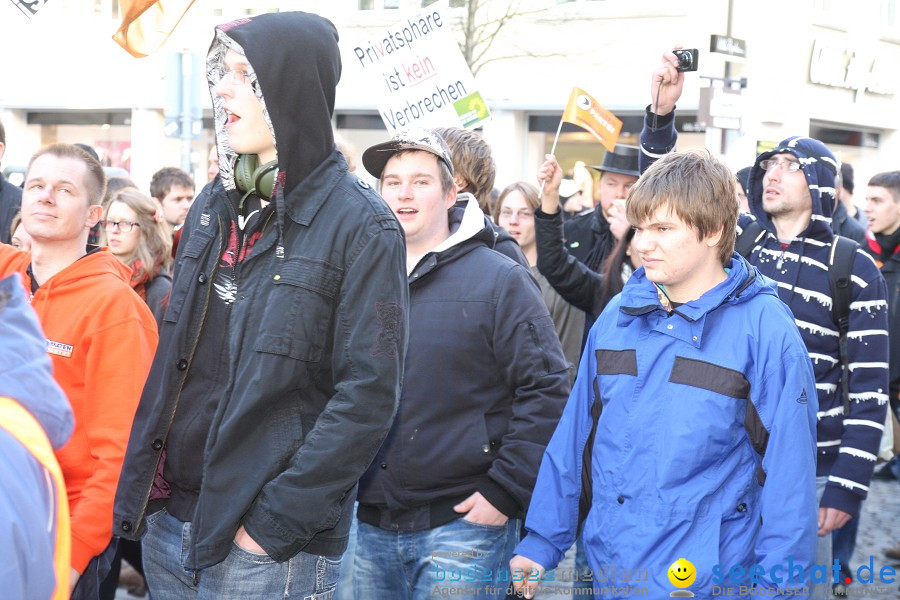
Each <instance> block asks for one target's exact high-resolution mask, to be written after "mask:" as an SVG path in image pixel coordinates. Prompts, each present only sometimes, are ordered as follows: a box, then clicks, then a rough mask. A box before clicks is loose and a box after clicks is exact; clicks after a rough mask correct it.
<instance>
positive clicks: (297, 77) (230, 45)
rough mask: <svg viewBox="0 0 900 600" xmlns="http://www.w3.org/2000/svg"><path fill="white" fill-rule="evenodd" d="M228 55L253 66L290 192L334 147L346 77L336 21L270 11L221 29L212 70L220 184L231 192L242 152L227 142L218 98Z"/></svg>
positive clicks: (252, 79) (286, 189)
mask: <svg viewBox="0 0 900 600" xmlns="http://www.w3.org/2000/svg"><path fill="white" fill-rule="evenodd" d="M229 49H232V50H235V51H237V52H240V53H241V54H243V55H245V56H246V57H247V61H248V62H249V63H250V66H251V70H250V73H249V75H250V83H251V85H252V86H253V89H254V91H255V93H256V97H257V98H259V100H260V102H261V103H262V105H263V112H264V115H265V118H266V121H267V123H268V124H269V129H270V131H271V132H272V137H273V138H274V139H275V147H276V150H277V153H278V170H279V174H278V180H279V181H280V183H281V185H282V187H283V191H284V193H285V194H288V193H289V192H290V191H291V190H292V189H294V187H296V186H297V185H298V184H299V183H300V182H301V181H303V179H304V178H306V176H307V175H309V174H310V173H311V172H312V171H313V170H314V169H315V168H316V167H317V166H318V165H319V164H320V163H321V162H322V161H324V160H325V159H326V158H327V157H328V156H329V155H330V154H331V152H332V150H333V148H334V134H333V132H332V128H331V117H332V114H333V112H334V98H335V90H336V89H337V84H338V81H339V80H340V78H341V56H340V51H339V49H338V33H337V30H336V29H335V27H334V25H333V24H332V23H331V21H329V20H327V19H324V18H322V17H320V16H318V15H314V14H310V13H303V12H281V13H265V14H261V15H257V16H255V17H252V18H245V19H237V20H236V21H232V22H230V23H226V24H224V25H219V26H218V27H217V28H216V34H215V38H214V39H213V42H212V44H211V46H210V48H209V53H208V54H207V59H206V68H207V76H208V80H209V86H210V95H211V96H212V103H213V113H214V116H215V126H216V146H217V149H218V154H219V169H220V173H221V175H222V177H221V179H222V183H223V185H224V186H225V189H227V190H233V189H235V183H234V164H235V162H236V161H237V154H236V153H235V152H234V151H233V150H232V149H231V146H230V144H229V143H228V132H227V130H226V128H225V124H226V121H227V116H226V114H225V107H224V100H223V99H222V98H221V97H220V96H217V95H216V93H215V82H218V81H219V80H220V79H221V78H222V72H223V71H224V69H225V62H224V61H225V54H226V52H227V51H228V50H229ZM276 185H277V184H276Z"/></svg>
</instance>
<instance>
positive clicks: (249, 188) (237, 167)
mask: <svg viewBox="0 0 900 600" xmlns="http://www.w3.org/2000/svg"><path fill="white" fill-rule="evenodd" d="M277 173H278V161H274V160H270V161H269V162H267V163H266V164H264V165H262V166H260V164H259V157H258V156H256V155H255V154H240V155H238V159H237V162H236V163H234V183H235V185H237V188H238V189H239V190H240V191H242V192H244V197H243V198H241V203H243V201H244V199H245V198H246V197H247V196H249V195H250V194H256V195H257V196H259V197H260V198H262V199H263V200H265V201H268V200H271V199H272V191H273V189H274V187H275V175H276V174H277Z"/></svg>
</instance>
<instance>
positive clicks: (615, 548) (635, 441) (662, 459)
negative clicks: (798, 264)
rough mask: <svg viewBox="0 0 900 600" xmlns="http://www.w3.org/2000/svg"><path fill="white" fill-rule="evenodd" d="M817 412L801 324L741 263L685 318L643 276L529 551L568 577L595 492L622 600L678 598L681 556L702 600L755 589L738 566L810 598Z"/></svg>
mask: <svg viewBox="0 0 900 600" xmlns="http://www.w3.org/2000/svg"><path fill="white" fill-rule="evenodd" d="M748 399H749V401H750V402H751V403H752V407H751V408H750V409H749V410H748V406H747V401H748ZM595 402H600V403H601V405H602V412H601V413H600V415H599V419H598V421H597V425H596V433H595V436H594V439H593V445H592V447H591V451H590V452H589V453H587V456H586V457H585V447H586V445H587V444H588V438H589V435H590V434H591V429H592V424H593V419H592V415H591V409H592V406H593V405H594V403H595ZM754 409H755V413H756V414H757V415H758V421H757V424H761V425H762V426H763V427H764V429H765V431H767V432H768V434H769V437H768V442H767V445H766V448H765V455H764V457H763V458H762V460H761V466H762V469H763V471H764V472H765V484H764V485H761V484H760V482H759V477H758V473H757V470H758V468H759V466H760V458H761V457H760V454H759V453H758V452H757V450H756V449H755V448H756V447H755V446H754V444H753V442H752V441H751V435H750V431H751V429H753V428H752V427H745V420H747V419H748V415H750V414H752V413H753V412H754ZM816 410H817V401H816V387H815V379H814V377H813V371H812V365H811V363H810V361H809V358H808V356H807V353H806V348H805V347H804V345H803V341H802V340H801V339H800V335H799V333H798V331H797V327H796V326H795V325H794V321H793V317H792V315H791V313H790V310H789V309H788V308H787V307H786V306H785V305H784V303H782V302H781V301H780V300H779V299H778V296H777V294H776V291H775V286H774V283H773V282H772V281H771V280H769V279H766V278H765V277H763V276H762V275H760V274H759V273H758V271H757V270H756V268H755V267H751V266H750V265H749V264H748V263H747V262H746V261H745V260H744V259H742V258H741V257H740V256H738V255H737V254H734V255H733V257H732V259H731V266H730V269H729V270H728V277H727V279H726V280H725V281H724V282H722V283H720V284H719V285H717V286H716V287H714V288H713V289H711V290H710V291H708V292H707V293H705V294H704V295H703V296H701V297H700V298H699V299H698V300H694V301H691V302H688V303H686V304H683V305H681V306H679V307H677V308H676V309H675V312H673V313H671V314H667V313H666V311H665V310H664V309H663V308H662V306H661V305H660V303H659V300H658V297H657V288H656V286H655V285H654V284H653V283H652V282H651V281H649V280H648V279H646V277H645V276H644V269H643V268H641V269H638V270H637V271H636V272H635V273H634V275H633V276H632V277H631V279H630V280H629V281H628V283H627V284H626V286H625V289H624V290H623V291H622V293H621V294H620V295H619V296H617V297H616V298H614V299H613V300H612V301H611V302H610V304H609V306H608V307H607V308H606V309H605V310H604V312H603V313H602V314H601V316H600V318H599V319H598V320H597V322H596V323H595V325H594V326H593V328H592V329H591V332H590V335H589V337H588V342H587V345H586V346H585V352H584V355H583V357H582V359H581V365H580V367H579V370H578V379H577V380H576V382H575V387H574V389H573V391H572V394H571V396H570V398H569V401H568V404H567V406H566V409H565V412H564V413H563V417H562V419H561V420H560V422H559V425H558V427H557V429H556V432H555V433H554V435H553V438H552V440H551V441H550V444H549V445H548V447H547V450H546V452H545V454H544V457H543V461H542V463H541V469H540V472H539V475H538V479H537V484H536V488H535V491H534V494H533V497H532V501H531V505H530V508H529V510H528V519H527V521H526V529H527V530H528V534H527V537H526V538H525V539H524V540H523V541H522V542H521V543H520V544H519V546H518V547H517V548H516V554H520V555H522V556H525V557H527V558H530V559H532V560H534V561H536V562H537V563H539V564H541V565H542V566H544V567H545V568H547V569H552V568H554V567H555V566H556V565H557V564H558V563H559V562H560V560H561V559H562V557H563V555H564V553H565V551H566V550H567V549H568V548H569V547H570V546H571V545H572V543H573V542H574V540H575V535H576V530H577V527H578V520H579V500H580V499H581V496H582V494H583V493H584V494H592V495H591V498H590V501H589V503H588V504H586V506H585V508H587V507H589V511H586V512H587V516H586V520H585V522H584V543H585V549H586V552H587V557H588V562H589V564H590V565H591V568H592V569H593V571H594V579H595V582H594V587H595V588H597V587H603V588H606V590H605V591H604V593H605V594H606V595H608V596H613V597H615V596H616V595H622V596H626V595H627V594H628V593H629V592H627V591H626V590H628V589H629V588H630V589H631V590H632V591H631V592H630V593H631V595H634V594H633V591H634V590H633V588H635V587H638V588H640V587H643V588H647V591H646V593H645V595H646V596H647V597H650V598H662V597H668V596H669V593H670V592H672V591H675V590H676V587H675V586H673V585H672V583H671V582H670V579H669V577H668V570H669V568H670V566H671V565H672V563H674V562H675V561H676V560H677V559H679V558H685V559H687V560H689V561H690V562H691V563H692V564H693V565H694V567H695V568H696V571H697V575H696V580H695V581H694V583H693V584H691V585H690V586H689V587H688V588H687V589H688V590H689V591H691V592H693V593H694V595H695V597H697V598H707V597H713V593H714V592H713V587H714V586H715V585H718V586H720V588H721V587H728V586H733V587H734V588H735V589H734V592H733V593H734V595H737V594H736V593H737V592H738V590H739V586H740V585H745V586H748V585H752V584H751V583H750V582H749V581H748V580H745V581H743V583H740V582H738V581H733V580H729V579H727V575H728V572H729V571H730V570H731V568H732V567H733V566H740V567H741V568H742V569H743V570H744V572H745V573H748V574H750V573H755V578H756V579H757V580H758V585H759V586H764V587H767V588H771V589H773V590H777V589H779V588H780V589H784V588H795V589H796V588H799V587H802V586H803V582H800V581H796V574H797V572H798V568H797V567H798V566H800V567H801V568H802V569H803V579H804V581H806V580H808V577H809V568H810V566H811V563H812V562H813V560H814V556H815V543H816V511H817V504H816V494H815V470H816V466H815V460H816V429H815V427H816ZM757 431H758V428H757ZM754 437H755V434H754ZM583 467H586V469H585V471H584V475H583V471H582V469H583ZM587 473H590V477H588V476H587ZM589 487H592V492H591V491H590V490H589V489H588V488H589ZM717 565H719V567H718V569H716V566H717ZM755 565H759V568H756V569H754V566H755ZM788 566H792V567H794V575H795V581H793V582H790V583H789V582H787V581H786V579H787V574H786V570H787V567H788ZM761 572H762V574H761ZM717 574H718V575H717ZM553 576H555V577H556V581H560V578H561V577H562V576H563V575H562V574H561V573H555V574H554V575H553ZM779 579H782V581H779ZM611 588H615V589H611ZM596 593H597V592H596V591H595V594H596ZM721 593H723V592H722V591H719V594H721ZM789 594H790V593H788V595H789ZM628 597H631V596H630V595H628ZM767 597H780V594H775V595H769V594H767Z"/></svg>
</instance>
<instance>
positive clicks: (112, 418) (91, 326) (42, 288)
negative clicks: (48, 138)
mask: <svg viewBox="0 0 900 600" xmlns="http://www.w3.org/2000/svg"><path fill="white" fill-rule="evenodd" d="M105 188H106V177H105V175H104V174H103V168H102V167H101V166H100V163H98V162H97V161H96V160H95V159H94V158H93V157H91V156H90V155H88V154H87V153H86V152H84V151H83V150H81V149H80V148H77V147H75V146H70V145H68V144H54V145H51V146H47V147H45V148H42V149H41V150H39V151H38V152H37V154H35V155H34V156H33V157H32V159H31V162H30V163H29V165H28V171H27V173H26V175H25V189H24V191H23V194H22V224H23V226H24V227H25V230H26V231H27V232H28V233H29V234H30V235H31V236H32V238H33V239H34V243H33V245H32V249H31V252H30V253H29V252H20V251H18V250H15V249H14V248H12V247H11V246H5V245H0V277H3V276H6V275H9V274H11V273H19V274H20V275H21V277H22V280H23V283H24V285H25V291H26V295H28V296H29V297H30V300H31V305H32V307H33V308H34V310H35V311H36V312H37V315H38V319H39V320H40V322H41V326H42V327H43V329H44V334H45V336H46V338H47V352H48V353H49V354H50V356H51V358H52V360H53V373H54V377H55V379H56V381H57V382H58V383H59V385H60V387H62V389H63V391H65V393H66V396H67V397H68V399H69V403H70V404H71V406H72V410H73V412H74V414H75V431H74V433H73V434H72V437H71V439H70V440H69V442H68V443H67V444H66V445H65V446H63V447H62V448H61V449H59V450H58V451H57V452H56V457H57V459H58V460H59V464H60V467H61V468H62V473H63V477H64V478H65V483H66V488H67V491H68V499H69V509H70V514H71V528H72V563H71V564H72V568H71V572H70V576H71V579H70V585H71V587H72V589H73V593H72V598H90V599H92V600H93V599H94V598H96V597H97V594H98V590H97V588H98V586H99V582H100V581H102V579H103V577H105V575H106V571H107V570H108V568H109V565H108V562H109V559H110V558H111V553H114V552H115V547H114V545H111V544H110V541H111V539H112V505H113V498H114V496H115V492H116V485H117V484H118V480H119V472H120V471H121V469H122V460H123V458H124V455H125V446H126V444H127V442H128V435H129V432H130V430H131V422H132V420H133V418H134V412H135V409H136V407H137V403H138V400H139V399H140V396H141V389H142V388H143V386H144V380H145V379H146V377H147V373H148V371H149V370H150V363H151V362H152V360H153V353H154V352H155V351H156V344H157V341H158V334H157V331H156V322H155V320H154V318H153V315H152V314H151V312H150V310H149V309H148V308H147V306H146V304H145V303H144V302H143V301H142V300H141V299H140V297H138V295H137V294H135V293H134V291H133V290H132V289H131V287H130V286H129V284H128V281H129V279H130V277H131V271H130V269H129V268H128V267H126V266H125V265H123V264H122V263H121V262H119V261H118V260H117V259H116V258H115V257H114V256H113V255H112V254H110V253H109V251H108V250H105V249H101V248H97V247H87V237H88V232H89V231H90V229H91V228H92V227H93V226H94V225H96V223H97V222H98V221H99V219H100V216H101V207H100V201H101V199H102V198H103V193H104V190H105Z"/></svg>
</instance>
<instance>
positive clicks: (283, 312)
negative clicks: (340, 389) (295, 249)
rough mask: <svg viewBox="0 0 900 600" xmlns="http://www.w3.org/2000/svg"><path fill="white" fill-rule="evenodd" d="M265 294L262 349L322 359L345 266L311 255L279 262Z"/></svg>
mask: <svg viewBox="0 0 900 600" xmlns="http://www.w3.org/2000/svg"><path fill="white" fill-rule="evenodd" d="M277 264H278V269H277V270H276V273H275V275H274V276H273V277H272V279H271V284H266V285H267V286H268V289H267V290H265V291H264V293H263V294H262V296H263V297H264V298H265V299H264V300H263V302H264V303H265V305H264V310H265V315H264V316H263V320H262V323H261V327H260V337H259V340H258V341H257V343H256V345H255V349H256V350H257V351H259V352H265V353H268V354H279V355H283V356H289V357H291V358H293V359H295V360H301V361H306V362H319V361H320V360H321V359H322V355H323V352H324V349H325V347H326V346H327V345H328V336H329V332H330V331H331V329H332V320H333V313H334V307H335V305H336V303H337V297H338V294H339V292H340V289H341V283H342V280H343V274H344V272H343V269H341V268H340V267H337V266H335V265H332V264H329V263H327V262H325V261H322V260H316V259H312V258H303V257H299V258H288V259H284V260H283V261H278V263H277Z"/></svg>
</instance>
